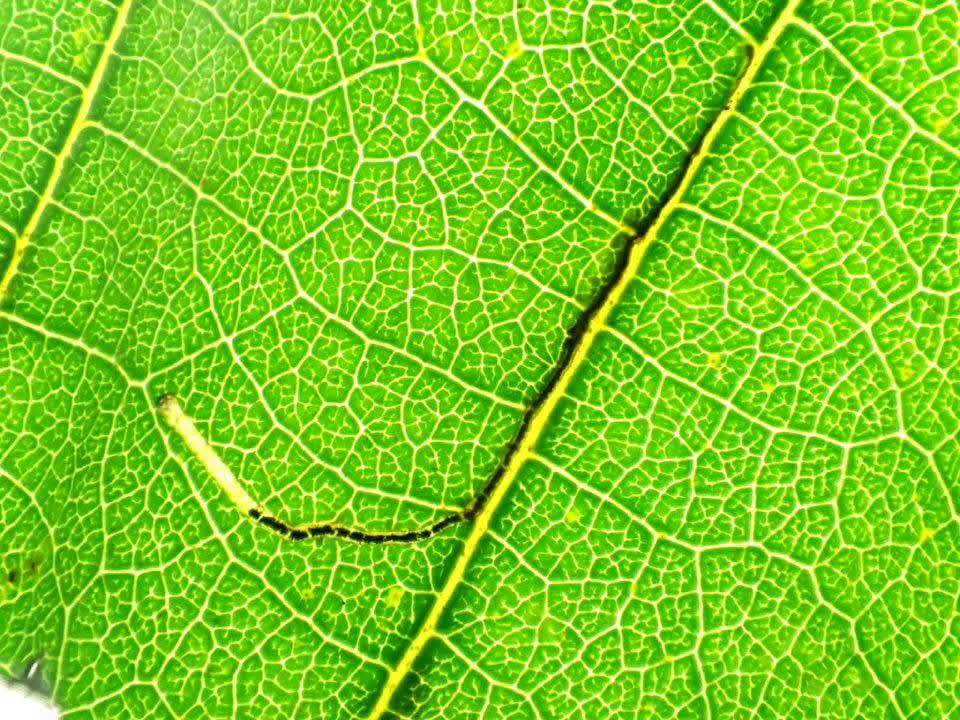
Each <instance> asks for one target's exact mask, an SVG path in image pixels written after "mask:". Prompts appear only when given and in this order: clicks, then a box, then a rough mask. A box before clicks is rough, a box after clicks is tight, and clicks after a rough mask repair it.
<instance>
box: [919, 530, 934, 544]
mask: <svg viewBox="0 0 960 720" xmlns="http://www.w3.org/2000/svg"><path fill="white" fill-rule="evenodd" d="M936 534H937V531H936V530H931V529H930V528H928V527H925V528H924V529H923V530H921V531H920V542H921V543H925V542H927V540H929V539H930V538H932V537H933V536H934V535H936Z"/></svg>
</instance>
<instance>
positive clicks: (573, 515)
mask: <svg viewBox="0 0 960 720" xmlns="http://www.w3.org/2000/svg"><path fill="white" fill-rule="evenodd" d="M582 519H583V513H582V512H580V511H579V510H577V508H573V509H571V510H570V512H568V513H567V522H568V523H570V524H573V523H578V522H580V521H581V520H582Z"/></svg>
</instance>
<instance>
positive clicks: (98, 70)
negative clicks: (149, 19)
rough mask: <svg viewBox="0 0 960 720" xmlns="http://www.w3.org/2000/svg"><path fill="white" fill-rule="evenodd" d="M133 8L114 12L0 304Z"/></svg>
mask: <svg viewBox="0 0 960 720" xmlns="http://www.w3.org/2000/svg"><path fill="white" fill-rule="evenodd" d="M132 4H133V0H123V3H121V5H120V7H119V8H117V14H116V16H115V17H114V20H113V26H112V27H111V28H110V35H109V36H108V37H107V41H106V42H105V43H104V44H103V52H101V53H100V59H99V60H98V61H97V65H96V67H95V68H94V69H93V74H92V75H91V76H90V82H89V83H87V86H86V87H85V88H83V91H82V92H81V95H80V107H79V108H78V109H77V115H76V117H74V119H73V123H72V124H71V125H70V130H69V131H68V132H67V138H66V140H64V142H63V147H61V148H60V152H58V153H57V155H56V157H55V158H54V160H53V169H52V170H51V172H50V177H48V178H47V184H46V185H45V186H44V188H43V192H42V193H41V195H40V198H39V199H38V200H37V204H36V205H35V206H34V208H33V212H32V213H30V217H29V219H28V220H27V225H26V227H25V228H24V229H23V232H22V233H21V234H20V235H19V236H18V237H17V239H16V241H15V242H14V246H13V255H12V256H11V257H10V263H9V264H8V265H7V268H6V270H5V271H4V273H3V277H0V301H2V300H3V299H4V297H6V295H7V292H8V290H9V289H10V283H11V282H12V281H13V278H14V276H15V275H16V274H17V270H19V269H20V263H21V262H22V261H23V256H24V254H25V253H26V251H27V248H28V247H29V246H30V240H31V239H32V238H33V235H34V233H35V232H36V231H37V227H39V225H40V220H41V218H42V217H43V213H44V211H45V210H46V209H47V207H48V206H49V205H50V202H51V201H52V200H53V193H54V191H55V190H56V188H57V183H59V182H60V178H61V177H62V175H63V168H64V166H65V165H66V162H67V159H68V158H69V157H70V154H71V153H72V152H73V146H74V144H76V142H77V138H78V137H79V136H80V133H81V132H82V130H83V127H84V123H85V122H86V119H87V116H88V115H89V114H90V108H91V107H92V106H93V100H94V98H95V97H96V96H97V93H98V92H99V90H100V84H101V83H102V82H103V76H104V74H105V73H106V69H107V65H108V64H109V62H110V58H111V57H112V55H113V51H114V48H115V47H116V44H117V39H118V38H119V37H120V33H121V32H123V28H124V25H126V22H127V15H128V14H129V13H130V6H131V5H132Z"/></svg>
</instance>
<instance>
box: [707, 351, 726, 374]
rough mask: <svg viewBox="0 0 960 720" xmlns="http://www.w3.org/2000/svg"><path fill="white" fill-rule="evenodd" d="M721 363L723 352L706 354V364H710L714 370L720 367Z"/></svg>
mask: <svg viewBox="0 0 960 720" xmlns="http://www.w3.org/2000/svg"><path fill="white" fill-rule="evenodd" d="M722 363H723V353H718V352H712V353H710V354H709V355H707V364H708V365H710V367H712V368H713V369H714V370H716V369H717V368H719V367H720V365H721V364H722Z"/></svg>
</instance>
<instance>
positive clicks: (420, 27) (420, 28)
mask: <svg viewBox="0 0 960 720" xmlns="http://www.w3.org/2000/svg"><path fill="white" fill-rule="evenodd" d="M416 34H417V45H423V25H417V30H416Z"/></svg>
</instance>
